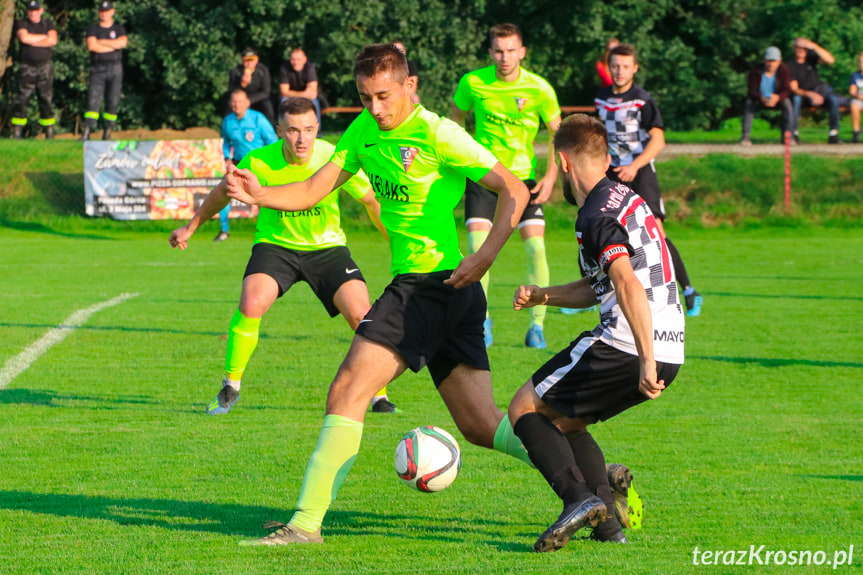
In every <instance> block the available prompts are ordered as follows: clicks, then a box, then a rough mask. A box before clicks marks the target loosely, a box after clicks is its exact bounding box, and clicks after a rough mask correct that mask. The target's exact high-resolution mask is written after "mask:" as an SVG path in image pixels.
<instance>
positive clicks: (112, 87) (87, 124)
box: [81, 0, 128, 140]
mask: <svg viewBox="0 0 863 575" xmlns="http://www.w3.org/2000/svg"><path fill="white" fill-rule="evenodd" d="M127 43H128V38H127V37H126V29H125V28H124V27H123V26H122V25H120V24H117V23H116V22H114V4H113V3H112V2H111V0H102V1H101V2H99V22H97V23H96V24H91V25H90V27H88V28H87V50H89V51H90V83H89V85H88V86H87V112H85V113H84V132H83V134H82V135H81V139H82V140H89V139H90V132H91V131H92V130H93V129H94V128H95V127H96V122H97V121H98V120H99V108H100V107H101V105H102V100H103V99H104V100H105V111H104V112H102V127H103V128H104V131H103V132H102V139H103V140H110V139H111V130H112V129H113V128H114V123H115V122H116V121H117V109H118V108H119V107H120V90H121V89H122V87H123V48H125V47H126V44H127Z"/></svg>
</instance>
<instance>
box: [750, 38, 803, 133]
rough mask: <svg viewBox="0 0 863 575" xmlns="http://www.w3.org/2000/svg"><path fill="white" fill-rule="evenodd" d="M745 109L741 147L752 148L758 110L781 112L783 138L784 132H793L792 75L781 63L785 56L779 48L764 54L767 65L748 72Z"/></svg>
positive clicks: (773, 47) (759, 65)
mask: <svg viewBox="0 0 863 575" xmlns="http://www.w3.org/2000/svg"><path fill="white" fill-rule="evenodd" d="M748 87H749V89H748V91H747V94H746V106H745V107H744V111H743V135H742V137H741V138H740V143H741V144H743V145H744V146H749V145H751V144H752V141H751V140H750V139H749V135H750V134H751V133H752V118H753V117H754V116H755V112H756V110H759V109H762V108H765V109H768V110H777V109H778V110H781V111H782V138H783V141H784V138H785V132H788V131H790V130H791V128H790V121H791V113H792V110H791V99H790V96H791V73H790V72H789V70H788V66H786V65H785V64H783V63H782V52H780V51H779V48H777V47H776V46H770V47H769V48H767V50H766V51H765V52H764V63H763V64H757V65H755V66H753V67H752V69H751V70H749V82H748Z"/></svg>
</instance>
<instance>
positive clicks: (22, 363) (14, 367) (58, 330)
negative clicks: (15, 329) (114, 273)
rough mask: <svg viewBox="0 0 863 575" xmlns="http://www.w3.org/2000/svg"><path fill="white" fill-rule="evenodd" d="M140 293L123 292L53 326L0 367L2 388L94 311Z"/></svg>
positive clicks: (0, 387) (82, 323)
mask: <svg viewBox="0 0 863 575" xmlns="http://www.w3.org/2000/svg"><path fill="white" fill-rule="evenodd" d="M138 295H140V294H137V293H121V294H120V295H118V296H117V297H115V298H112V299H109V300H106V301H103V302H99V303H97V304H95V305H91V306H90V307H88V308H85V309H79V310H78V311H76V312H75V313H73V314H72V315H70V316H69V317H67V318H66V320H65V321H64V322H63V323H61V324H60V325H58V326H57V327H52V328H51V329H49V330H48V331H47V332H45V335H43V336H42V337H40V338H39V339H38V340H36V341H35V342H33V343H31V344H30V345H29V346H27V349H25V350H24V351H22V352H21V353H19V354H18V355H16V356H15V357H13V358H12V359H10V360H9V361H7V362H6V365H4V366H3V369H0V389H3V388H4V387H6V386H7V385H9V384H10V383H11V382H12V380H13V379H15V378H16V377H18V375H20V374H21V372H23V371H24V370H25V369H27V368H28V367H30V365H31V364H32V363H33V362H34V361H36V360H37V359H38V358H39V356H40V355H42V354H43V353H45V352H46V351H48V350H49V349H50V348H51V346H53V345H55V344H58V343H60V342H61V341H63V340H64V339H66V336H67V335H69V334H70V333H72V332H73V331H74V330H76V329H78V328H79V327H81V326H82V325H84V324H85V323H86V322H87V320H88V319H90V316H92V315H93V314H94V313H96V312H98V311H102V310H103V309H105V308H106V307H111V306H115V305H117V304H120V303H123V302H124V301H126V300H127V299H130V298H133V297H136V296H138Z"/></svg>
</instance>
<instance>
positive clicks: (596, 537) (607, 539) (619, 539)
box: [590, 529, 629, 545]
mask: <svg viewBox="0 0 863 575" xmlns="http://www.w3.org/2000/svg"><path fill="white" fill-rule="evenodd" d="M590 540H591V541H598V542H600V543H621V544H623V545H626V544H628V543H629V539H627V538H626V535H624V534H623V530H620V531H618V532H617V533H614V534H613V535H601V534H600V533H599V530H598V529H594V530H593V533H591V534H590Z"/></svg>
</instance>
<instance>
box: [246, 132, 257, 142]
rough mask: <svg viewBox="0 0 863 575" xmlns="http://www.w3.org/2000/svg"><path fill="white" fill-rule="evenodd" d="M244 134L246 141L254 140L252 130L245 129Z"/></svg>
mask: <svg viewBox="0 0 863 575" xmlns="http://www.w3.org/2000/svg"><path fill="white" fill-rule="evenodd" d="M244 136H245V138H246V141H247V142H253V141H254V140H255V133H254V132H253V131H252V130H248V131H246V133H245V134H244Z"/></svg>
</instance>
